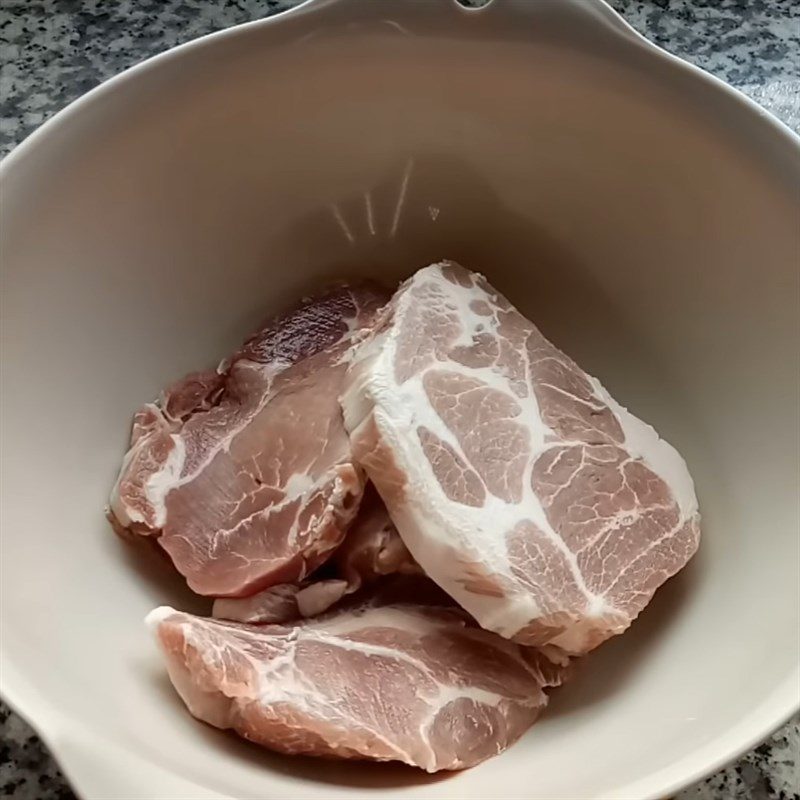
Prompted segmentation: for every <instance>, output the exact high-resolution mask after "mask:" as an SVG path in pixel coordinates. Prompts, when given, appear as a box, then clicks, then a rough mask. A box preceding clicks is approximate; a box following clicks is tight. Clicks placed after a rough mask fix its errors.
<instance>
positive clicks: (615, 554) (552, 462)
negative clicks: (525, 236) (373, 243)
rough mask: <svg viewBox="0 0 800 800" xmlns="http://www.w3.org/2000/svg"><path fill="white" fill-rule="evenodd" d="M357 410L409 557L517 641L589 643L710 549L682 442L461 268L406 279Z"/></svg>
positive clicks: (439, 268) (361, 435) (366, 353)
mask: <svg viewBox="0 0 800 800" xmlns="http://www.w3.org/2000/svg"><path fill="white" fill-rule="evenodd" d="M342 405H343V409H344V414H345V425H346V427H347V428H348V430H349V432H350V438H351V442H352V444H353V452H354V456H355V459H356V460H357V461H358V462H359V463H361V464H362V465H363V466H364V467H365V469H366V471H367V473H368V476H369V477H370V478H371V480H372V481H373V482H374V484H375V485H376V487H377V488H378V491H379V492H380V494H381V496H382V497H383V500H384V501H385V503H386V506H387V508H388V509H389V513H390V515H391V517H392V520H393V521H394V523H395V524H396V525H397V528H398V530H399V532H400V535H401V537H402V538H403V540H404V542H405V543H406V545H407V546H408V549H409V550H410V551H411V554H412V555H413V556H414V558H415V559H416V561H417V562H418V563H419V564H420V565H421V566H422V568H423V569H424V570H425V572H426V573H427V574H428V575H429V576H430V577H431V578H433V579H434V580H435V581H436V582H437V583H438V584H439V585H440V586H441V587H442V588H443V589H445V590H446V591H447V592H448V593H449V594H450V595H451V596H452V597H453V598H455V599H456V600H457V601H458V602H459V603H460V604H461V605H462V606H463V607H464V608H465V609H466V610H467V611H469V613H470V614H472V616H474V617H475V619H476V620H477V621H478V622H479V623H480V624H481V625H482V626H483V627H485V628H487V629H489V630H493V631H496V632H498V633H500V634H502V635H503V636H506V637H510V638H513V639H515V640H516V641H518V642H521V643H524V644H541V643H545V642H548V643H553V644H556V645H558V646H560V647H561V648H563V649H564V650H565V651H567V652H569V653H573V654H580V653H584V652H586V651H588V650H591V649H592V648H593V647H595V646H597V645H598V644H600V642H602V641H604V640H605V639H607V638H609V637H610V636H612V635H614V634H618V633H621V632H622V631H624V630H625V629H626V628H627V627H628V626H629V625H630V623H631V621H632V620H633V619H634V618H635V617H636V616H637V615H638V614H639V612H640V611H641V610H642V609H643V608H644V606H645V605H646V604H647V603H648V602H649V600H650V598H651V597H652V595H653V593H654V592H655V590H656V589H657V588H658V587H659V586H660V585H661V584H662V583H663V582H664V581H665V580H666V579H667V578H669V577H670V576H671V575H674V574H675V573H676V572H677V571H678V570H680V569H681V568H682V567H683V566H684V565H685V564H686V562H687V561H688V560H689V559H690V558H691V556H692V555H693V554H694V552H695V550H696V548H697V545H698V540H699V516H698V509H697V500H696V497H695V493H694V487H693V484H692V480H691V478H690V476H689V473H688V471H687V468H686V464H685V463H684V461H683V459H682V458H681V457H680V456H679V455H678V453H677V452H676V451H675V450H674V449H673V448H672V447H671V446H670V445H669V444H667V443H666V442H665V441H663V440H662V439H660V438H659V437H658V434H657V433H656V432H655V431H654V430H653V429H652V428H651V427H650V426H648V425H646V424H645V423H643V422H641V421H640V420H638V419H637V418H636V417H634V416H633V415H632V414H630V413H629V412H628V411H626V410H625V409H624V408H622V407H621V406H620V405H619V404H618V403H616V402H615V401H614V400H613V399H612V398H611V397H610V396H609V394H608V392H606V390H605V389H604V388H603V387H602V386H601V385H600V383H599V382H598V381H597V380H596V379H594V378H592V377H590V376H589V375H587V374H586V373H585V372H584V371H583V370H581V369H580V367H578V366H577V364H575V362H574V361H572V360H571V359H570V358H569V357H568V356H566V355H564V354H563V353H562V352H561V351H560V350H558V349H557V348H556V347H554V346H553V345H552V344H551V343H550V342H549V341H547V339H545V338H544V336H542V334H541V333H540V332H539V331H538V330H537V328H536V327H535V326H534V325H533V324H532V323H531V322H529V321H528V320H527V319H525V317H523V316H522V315H521V314H520V313H519V312H518V311H517V310H516V309H515V308H514V307H513V306H512V305H511V304H510V303H509V302H508V300H506V299H505V298H504V297H503V296H501V295H500V294H498V293H497V291H495V290H494V289H493V288H492V287H491V286H490V285H489V284H488V283H487V281H486V280H485V279H484V278H483V277H481V276H480V275H477V274H474V273H471V272H469V271H467V270H465V269H464V268H462V267H460V266H458V265H456V264H453V263H450V262H445V263H442V264H436V265H433V266H430V267H427V268H425V269H422V270H420V271H419V272H417V273H416V274H415V275H414V276H413V277H412V278H410V279H409V280H408V281H407V282H406V283H405V284H403V285H402V286H401V288H400V289H399V290H398V292H397V293H396V295H395V296H394V298H393V300H392V301H391V303H390V304H389V305H388V306H387V307H386V309H385V310H384V312H383V313H382V317H381V319H380V321H379V322H378V324H377V325H376V327H375V331H374V333H373V335H372V336H371V337H370V338H368V339H367V340H366V341H365V342H364V343H363V345H362V346H361V347H360V349H359V351H358V352H357V354H356V356H355V358H354V360H353V361H352V363H351V367H350V372H349V376H348V387H347V389H346V391H345V393H344V396H343V399H342Z"/></svg>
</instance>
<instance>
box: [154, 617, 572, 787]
mask: <svg viewBox="0 0 800 800" xmlns="http://www.w3.org/2000/svg"><path fill="white" fill-rule="evenodd" d="M148 621H149V622H150V624H152V625H153V627H154V628H155V630H156V635H157V638H158V642H159V644H160V646H161V649H162V650H163V652H164V655H165V658H166V662H167V668H168V670H169V675H170V678H171V680H172V683H173V684H174V686H175V688H176V689H177V691H178V693H179V694H180V696H181V697H182V698H183V701H184V702H185V703H186V705H187V707H188V708H189V711H190V712H191V713H192V714H193V715H194V716H195V717H197V718H198V719H201V720H203V721H204V722H207V723H209V724H211V725H214V726H216V727H218V728H223V729H227V728H232V729H233V730H235V731H236V732H237V733H238V734H239V735H241V736H243V737H244V738H246V739H248V740H250V741H252V742H256V743H257V744H261V745H263V746H265V747H268V748H270V749H272V750H277V751H279V752H282V753H288V754H307V755H316V756H324V757H328V758H355V759H372V760H376V761H390V760H394V761H402V762H405V763H406V764H411V765H413V766H416V767H421V768H422V769H425V770H427V771H429V772H435V771H437V770H455V769H463V768H465V767H470V766H473V765H474V764H478V763H479V762H481V761H483V760H484V759H486V758H489V757H490V756H493V755H496V754H497V753H500V752H502V751H503V750H505V749H506V748H507V747H509V746H510V745H511V744H513V743H514V742H515V741H516V740H517V739H518V738H519V737H520V736H521V735H522V734H523V733H524V732H525V731H526V730H527V728H528V727H529V726H530V725H531V724H532V723H533V722H534V720H535V719H536V717H537V716H538V715H539V713H540V711H541V710H542V708H543V707H544V705H545V703H546V702H547V696H546V694H545V692H544V689H545V688H546V687H549V686H556V685H558V684H559V683H560V682H561V680H562V677H563V675H564V671H565V664H564V662H563V661H561V662H559V661H558V660H557V658H556V656H552V657H553V658H554V660H551V654H546V653H544V652H540V651H537V650H534V649H532V648H524V647H520V646H518V645H516V644H514V643H512V642H509V641H507V640H505V639H503V638H501V637H499V636H497V635H495V634H492V633H489V632H488V631H484V630H481V629H479V628H476V627H473V626H470V625H469V624H467V623H466V621H465V619H464V617H463V615H462V613H461V612H459V611H456V610H454V609H444V608H435V607H429V606H423V605H411V604H404V603H391V604H388V605H381V604H377V603H375V604H367V605H360V606H357V607H354V608H346V609H342V610H339V611H336V612H332V613H330V614H328V615H326V616H324V617H319V618H317V619H314V620H305V621H303V622H300V623H297V624H294V625H291V626H285V625H243V624H239V623H233V622H223V621H220V620H213V619H204V618H201V617H196V616H193V615H191V614H185V613H182V612H179V611H174V610H173V609H170V608H160V609H157V610H156V611H154V612H153V613H152V614H151V615H150V617H149V618H148Z"/></svg>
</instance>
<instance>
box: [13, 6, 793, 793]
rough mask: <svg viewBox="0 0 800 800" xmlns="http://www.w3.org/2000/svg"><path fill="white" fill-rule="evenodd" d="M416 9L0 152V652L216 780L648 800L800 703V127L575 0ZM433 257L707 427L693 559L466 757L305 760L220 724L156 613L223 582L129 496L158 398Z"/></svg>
mask: <svg viewBox="0 0 800 800" xmlns="http://www.w3.org/2000/svg"><path fill="white" fill-rule="evenodd" d="M346 5H347V4H343V6H346ZM423 5H424V4H406V6H414V7H415V10H414V11H413V13H412V12H410V11H408V10H406V11H403V10H399V8H398V9H394V5H393V4H388V6H391V7H392V9H393V13H392V14H387V12H386V10H385V9H386V8H388V6H382V4H361V6H362V10H361V11H360V12H359V13H360V17H361V19H360V21H359V22H358V23H353V22H352V20H349V19H346V18H345V17H344V16H343V15H342V14H341V13H340V12H337V13H334V12H333V10H332V7H329V6H324V5H323V7H322V8H320V9H316V10H314V11H313V12H308V13H300V14H296V15H293V14H290V15H288V16H287V17H286V18H284V19H283V20H278V21H277V23H269V24H258V25H254V26H250V27H246V28H243V29H239V30H237V31H234V32H233V33H230V34H227V35H224V36H221V37H216V38H214V39H211V40H209V41H206V42H205V43H203V44H201V45H199V46H195V47H192V48H189V49H188V50H186V49H184V50H182V51H180V52H177V53H175V54H172V55H170V56H168V57H166V58H162V59H161V60H159V61H158V62H156V63H155V64H152V65H150V66H148V67H146V68H145V69H143V70H139V71H138V72H136V73H134V74H133V75H131V76H128V77H127V78H124V79H123V80H121V81H118V82H116V84H115V85H113V86H112V87H108V88H107V89H105V90H102V91H101V92H100V93H98V94H96V95H94V96H93V97H90V98H89V99H88V100H86V101H84V102H82V103H81V104H80V105H79V106H78V107H77V108H74V109H72V110H71V111H69V112H68V113H67V114H66V115H65V116H62V117H61V118H60V119H59V120H58V121H57V122H56V123H54V124H53V125H51V126H50V127H49V129H47V130H46V131H45V132H43V133H42V134H40V135H39V136H38V138H37V139H36V140H35V141H33V142H31V143H29V145H27V146H26V148H24V149H23V151H21V152H20V153H19V154H18V155H17V156H15V157H14V159H13V160H12V162H11V163H10V164H9V165H7V169H6V171H5V174H4V175H3V182H4V186H3V209H2V213H3V217H4V219H3V225H2V228H3V239H4V241H3V262H4V271H5V276H4V283H5V289H4V292H3V381H2V393H3V403H2V413H3V447H2V459H3V463H2V469H3V499H2V514H3V521H2V530H3V538H2V547H3V559H2V570H3V572H2V616H3V649H4V653H5V655H6V657H7V658H8V659H9V663H12V664H13V666H14V668H15V671H17V672H20V673H23V674H24V675H25V677H26V681H27V682H28V683H30V685H32V686H35V687H36V691H37V693H38V694H40V695H41V696H42V697H44V698H46V699H47V700H48V701H49V704H50V705H52V707H53V709H54V710H53V712H52V714H53V716H54V717H55V716H56V715H57V716H58V718H59V720H60V721H61V722H60V723H59V725H66V729H68V727H69V724H68V723H64V722H63V721H64V720H67V721H68V720H73V719H76V720H81V722H82V723H83V724H85V726H86V727H87V728H89V729H93V730H97V731H100V732H102V733H103V734H104V736H105V737H107V738H108V740H109V741H112V742H114V743H117V744H119V745H121V746H122V747H124V748H125V749H126V750H127V751H128V752H131V753H135V754H138V755H140V756H142V757H143V758H144V760H146V761H148V762H151V763H156V764H159V765H161V766H162V767H164V768H165V769H167V770H168V771H170V772H174V773H175V774H177V775H179V776H185V777H186V778H187V779H191V780H192V781H195V782H196V783H198V784H200V785H203V786H206V787H208V788H210V789H213V790H215V791H218V792H220V793H221V794H227V795H230V796H235V797H241V798H259V797H267V796H269V797H284V796H294V795H295V794H296V795H298V796H302V797H304V798H313V797H323V796H324V797H342V798H345V797H348V798H352V797H357V796H365V795H368V794H371V793H372V792H373V791H374V790H376V789H382V790H385V789H387V788H389V789H392V790H395V793H400V794H402V796H404V797H405V796H408V797H412V796H418V797H426V798H435V797H447V796H457V797H461V798H465V797H475V798H478V797H485V796H486V795H487V792H489V794H490V795H491V796H492V797H501V796H502V797H517V796H524V797H526V798H558V797H581V798H585V797H594V796H605V795H613V796H616V797H621V796H626V797H627V796H638V797H641V796H645V794H648V793H650V792H651V791H652V792H657V791H659V790H663V789H666V788H668V787H669V786H671V785H673V784H675V783H680V782H682V781H684V780H689V779H690V778H692V777H694V774H695V773H696V772H697V771H698V770H702V769H704V768H710V767H711V766H713V765H714V763H713V762H714V760H715V759H719V758H722V757H725V756H726V755H733V751H734V750H735V749H736V748H737V747H741V746H743V744H744V743H746V741H747V737H748V736H749V737H751V738H752V737H753V736H758V735H760V734H762V733H765V732H766V730H762V729H761V728H760V727H759V726H760V725H761V726H762V727H763V725H764V724H765V721H766V724H767V725H768V724H770V722H772V723H777V721H778V717H779V716H780V714H781V713H786V714H788V713H789V712H790V710H791V703H792V702H793V699H792V691H793V690H791V689H790V688H787V687H790V686H791V682H792V681H793V680H795V679H796V674H797V673H796V670H797V662H798V639H797V636H798V634H797V631H798V629H800V625H799V624H798V608H800V602H799V601H798V588H797V587H798V516H797V513H798V511H797V486H798V479H799V476H798V463H797V458H798V454H797V441H798V415H797V408H798V383H797V371H796V363H797V362H796V345H797V325H798V303H797V298H798V293H799V292H800V287H798V270H797V254H798V248H799V247H800V240H799V237H798V226H797V219H798V216H797V215H798V199H797V194H796V186H797V180H798V172H800V168H798V163H799V161H800V160H798V159H797V152H796V145H793V144H792V142H791V141H790V140H789V139H788V137H784V136H782V135H781V134H779V133H778V132H777V131H776V130H775V129H773V127H772V126H771V125H769V124H768V123H766V122H764V121H763V120H761V119H759V118H758V116H757V115H756V114H755V113H754V112H753V111H751V110H750V109H748V108H746V107H744V106H743V105H742V104H741V103H740V101H739V100H737V99H736V98H734V97H731V96H728V95H727V94H725V93H724V92H723V91H721V90H720V89H718V88H716V87H713V86H709V85H707V84H706V83H704V82H703V81H701V80H700V79H698V78H697V76H695V75H693V74H691V73H690V72H689V71H688V70H686V69H685V68H683V67H682V66H680V65H676V64H674V63H672V62H670V61H668V60H666V59H664V58H663V57H661V56H659V55H654V54H653V53H651V52H650V51H649V50H648V49H647V47H645V46H644V45H642V44H641V43H639V42H637V41H635V40H634V39H632V38H631V37H629V36H628V35H624V34H621V33H619V32H618V31H617V30H616V29H614V28H612V27H609V26H607V25H605V24H604V23H602V22H601V21H598V19H595V18H594V17H592V15H590V14H584V13H583V12H581V11H580V8H579V5H580V4H576V8H575V9H572V10H570V11H569V13H566V12H565V11H564V10H563V9H564V8H566V6H562V11H555V10H554V8H552V7H551V4H549V3H542V4H541V8H540V9H539V11H537V12H535V13H534V12H533V11H530V10H529V11H526V12H524V14H527V15H528V17H524V14H523V12H521V11H519V10H518V7H516V6H514V7H513V8H514V9H517V10H515V11H514V13H511V11H512V5H511V4H507V5H506V7H505V9H501V8H498V9H496V10H491V7H490V9H488V10H487V11H486V12H482V14H483V15H482V16H479V15H478V14H467V13H466V12H456V11H454V10H452V9H450V8H449V6H448V7H447V10H446V11H443V10H441V11H440V13H439V15H438V16H437V15H436V14H433V13H432V12H429V11H428V10H425V9H423ZM429 5H430V4H429ZM501 5H502V3H499V4H498V6H501ZM523 5H524V4H523ZM527 5H528V6H529V7H532V6H535V5H538V4H527ZM567 5H569V4H567ZM366 6H370V7H371V8H370V9H369V10H368V9H367V8H366ZM379 7H380V8H382V9H383V10H382V11H381V10H380V9H379ZM441 9H445V4H444V3H443V4H442V6H441ZM517 14H523V16H522V17H520V16H517ZM793 148H795V149H793ZM443 257H447V258H454V259H456V260H459V261H461V262H462V263H463V264H465V265H466V266H468V267H471V268H473V269H477V270H480V271H482V272H484V273H485V274H486V275H487V276H488V277H489V279H490V280H491V281H492V282H493V283H495V284H496V285H497V286H498V288H500V289H501V290H502V291H504V292H505V293H506V294H507V295H508V297H509V298H510V299H511V300H512V301H513V302H514V303H516V304H517V305H518V306H519V307H520V308H521V309H522V310H523V311H524V312H526V313H527V314H529V315H530V316H531V318H532V319H533V320H534V321H535V322H536V323H537V324H538V325H539V326H540V327H541V329H542V330H543V331H544V333H545V334H546V335H547V336H548V337H549V338H550V339H552V340H553V341H554V342H555V343H557V344H558V345H559V346H561V347H562V348H563V349H564V350H566V351H567V352H568V353H569V354H570V355H572V356H573V357H574V358H575V359H576V360H577V361H578V362H579V363H580V364H581V365H582V366H584V368H585V369H587V370H588V371H589V372H591V373H592V374H595V375H597V376H598V377H600V378H601V380H603V382H604V383H605V385H606V386H607V387H608V389H609V390H610V391H611V393H612V394H613V395H614V396H615V397H616V398H617V399H618V400H619V401H620V402H622V403H623V404H625V405H626V406H628V407H629V408H630V409H631V410H632V411H633V412H634V413H636V414H637V415H638V416H640V417H642V418H644V419H645V420H647V421H648V422H650V423H651V424H653V425H654V426H655V427H656V428H657V429H658V430H659V432H660V433H661V434H662V435H663V436H665V438H667V439H668V440H670V441H671V442H672V443H673V444H674V445H675V446H676V447H677V448H678V449H679V450H680V451H681V453H682V454H683V455H684V457H685V458H686V460H687V462H688V464H689V467H690V469H691V471H692V474H693V476H694V478H695V481H696V483H697V487H698V493H699V497H700V502H701V511H702V512H703V519H704V523H703V533H704V538H703V542H702V545H701V551H700V553H699V555H698V556H697V558H696V559H695V560H694V561H693V562H692V563H691V565H690V566H689V567H688V568H687V569H686V570H685V572H684V573H682V574H681V575H680V576H679V577H678V578H676V579H674V580H673V581H671V582H670V583H669V584H668V585H667V586H665V587H664V588H663V589H662V590H661V591H660V592H659V593H658V595H657V597H656V599H655V600H654V602H653V603H652V605H651V607H649V608H648V609H647V610H646V612H645V613H644V614H643V615H642V617H641V619H640V620H638V621H637V622H636V623H635V624H634V626H633V628H632V629H631V631H630V632H629V633H627V634H626V635H625V636H624V637H621V638H619V639H617V640H615V641H613V642H611V643H609V644H607V645H606V646H604V647H602V648H601V649H600V650H599V651H598V652H596V653H595V654H593V655H591V656H590V657H588V658H586V659H585V660H584V662H583V663H582V664H581V666H580V669H579V672H578V675H577V677H576V679H575V681H574V682H573V684H572V685H570V686H568V687H566V688H565V689H564V690H563V691H561V692H558V693H556V694H555V696H554V698H553V702H552V706H551V709H550V711H549V712H548V713H547V715H546V716H545V717H544V718H543V719H542V720H541V722H540V723H539V724H537V725H536V726H535V727H534V728H533V729H532V730H531V731H530V733H529V734H528V735H527V736H526V737H525V738H524V739H523V741H522V742H521V743H519V744H518V745H517V746H515V747H513V748H512V749H511V750H510V751H509V752H508V753H506V754H505V755H503V756H502V757H501V758H498V759H495V760H492V761H490V762H488V763H486V764H484V765H482V766H481V767H478V768H477V769H475V770H472V771H470V772H468V773H464V774H457V775H452V776H446V777H436V778H430V777H426V776H422V775H419V774H417V773H416V772H412V771H410V770H405V769H400V768H394V767H382V766H377V767H376V766H375V765H372V766H370V765H353V764H335V763H327V762H320V761H308V760H303V759H288V758H283V757H278V756H273V755H272V754H269V753H266V752H263V751H261V750H258V749H256V748H253V747H249V746H247V745H245V744H243V743H240V742H238V741H236V740H234V739H233V738H232V737H229V736H226V735H224V734H221V733H219V732H216V731H213V730H211V729H209V728H206V727H204V726H202V725H200V724H198V723H195V722H194V721H193V720H191V719H190V718H189V716H188V714H186V713H185V712H184V710H183V708H182V706H181V704H180V702H179V701H178V700H177V699H176V697H175V696H174V695H173V692H172V691H171V689H170V687H169V686H168V684H167V681H166V678H165V676H164V672H163V669H162V667H161V664H160V662H159V659H158V656H157V654H156V651H155V647H154V646H153V644H152V643H151V641H150V638H149V634H148V633H147V631H146V630H145V629H144V626H143V624H142V618H143V617H144V615H145V614H146V613H147V612H148V611H149V610H150V609H151V608H152V607H153V606H155V605H159V604H163V603H172V604H175V605H178V606H179V607H182V608H187V609H199V610H203V609H205V608H206V607H207V604H206V603H205V602H204V601H202V600H197V599H196V598H192V597H191V596H190V594H189V593H188V591H186V590H185V589H183V587H182V586H181V585H180V583H179V581H178V580H176V579H175V577H174V576H173V575H172V573H171V570H170V569H169V567H168V565H166V564H165V563H162V561H161V560H160V559H158V558H154V557H153V556H152V554H148V553H145V552H139V551H138V550H137V549H136V548H130V547H129V546H126V545H123V544H121V543H120V542H118V541H117V539H116V537H114V536H113V534H112V533H111V531H110V529H109V528H108V526H107V524H106V522H105V521H104V518H103V506H104V503H105V500H106V497H107V494H108V491H109V489H110V487H111V484H112V482H113V479H114V477H115V473H116V470H117V468H118V465H119V461H120V457H121V454H122V452H123V450H124V447H125V443H126V437H127V431H128V426H129V421H130V417H131V414H132V412H133V411H134V410H135V408H136V407H137V406H138V405H139V404H140V403H141V402H143V401H145V400H149V399H151V398H152V397H153V396H154V395H155V394H156V392H157V391H158V389H159V388H160V387H162V386H163V385H164V384H165V383H166V382H168V381H169V380H171V379H172V378H174V377H176V376H178V375H180V374H182V373H183V372H185V371H188V370H191V369H195V368H200V367H204V366H207V365H210V364H213V363H214V362H215V360H216V359H218V358H219V357H220V356H222V355H223V354H225V353H226V352H227V351H228V350H229V349H230V348H231V347H232V346H233V345H235V344H236V343H237V342H238V341H239V339H240V338H241V337H242V336H243V335H244V334H245V333H247V332H248V330H249V329H250V328H251V327H252V326H253V325H254V324H256V322H257V321H258V320H259V319H260V318H261V317H263V316H264V315H265V314H266V313H268V312H270V311H272V310H275V309H277V308H278V307H280V306H281V305H282V304H284V303H286V302H287V301H291V300H293V299H294V298H296V297H297V296H298V295H299V294H302V292H303V291H304V290H306V289H309V288H311V287H313V286H314V285H315V284H316V283H318V282H319V281H321V280H324V279H327V278H332V277H341V276H347V275H361V274H364V275H371V276H373V277H377V278H379V279H382V280H384V281H386V282H390V283H391V282H394V281H396V280H398V279H399V278H400V277H402V276H403V275H406V274H408V273H409V272H411V271H413V270H414V269H415V268H417V267H419V266H422V265H424V264H426V263H429V262H431V261H433V260H437V259H440V258H443ZM54 665H57V669H55V668H54ZM55 709H57V710H58V711H57V712H56V711H55ZM23 710H24V708H23ZM48 713H49V712H48ZM34 722H36V723H38V724H40V725H41V726H42V728H43V729H44V730H47V728H48V720H46V719H39V718H37V719H34ZM65 735H68V732H67V733H65ZM401 790H402V791H401ZM648 796H649V794H648Z"/></svg>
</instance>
